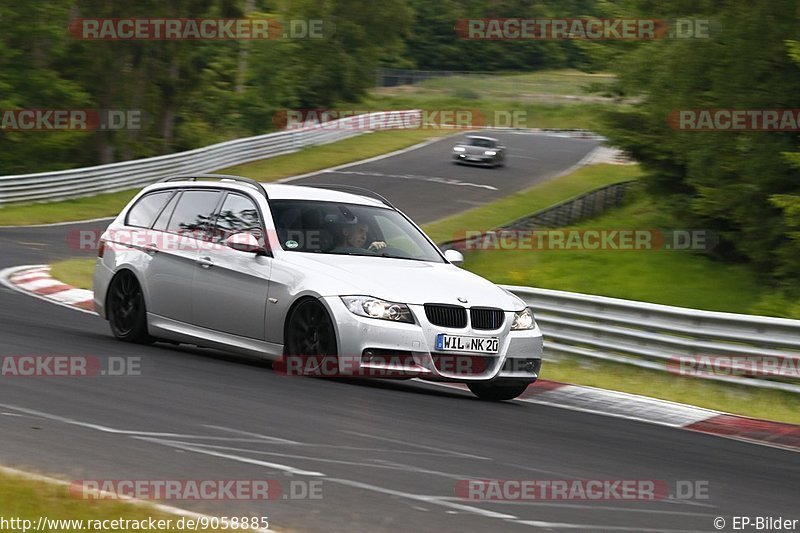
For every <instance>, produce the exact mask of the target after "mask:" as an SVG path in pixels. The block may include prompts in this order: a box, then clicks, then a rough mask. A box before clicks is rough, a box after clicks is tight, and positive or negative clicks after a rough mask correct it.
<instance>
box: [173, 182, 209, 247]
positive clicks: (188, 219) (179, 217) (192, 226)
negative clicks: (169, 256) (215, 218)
mask: <svg viewBox="0 0 800 533" xmlns="http://www.w3.org/2000/svg"><path fill="white" fill-rule="evenodd" d="M219 196H220V192H219V191H184V192H183V195H182V196H181V198H180V200H178V205H177V206H175V211H174V212H173V213H172V218H171V219H170V221H169V225H168V226H167V231H168V232H170V233H178V234H180V235H189V236H191V237H194V238H195V239H203V240H205V239H206V238H207V232H208V229H209V227H210V225H211V217H212V215H213V213H214V208H216V207H217V202H218V201H219Z"/></svg>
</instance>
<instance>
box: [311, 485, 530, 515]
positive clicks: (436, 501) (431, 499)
mask: <svg viewBox="0 0 800 533" xmlns="http://www.w3.org/2000/svg"><path fill="white" fill-rule="evenodd" d="M325 481H326V482H331V483H338V484H340V485H346V486H348V487H354V488H357V489H364V490H368V491H370V492H377V493H380V494H388V495H390V496H397V497H398V498H405V499H407V500H414V501H418V502H425V503H430V504H433V505H438V506H440V507H448V508H450V509H455V510H457V511H464V512H467V513H472V514H476V515H480V516H484V517H486V518H499V519H501V520H515V519H516V518H517V517H516V516H513V515H510V514H504V513H498V512H495V511H490V510H488V509H481V508H480V507H473V506H472V505H464V504H461V503H456V502H451V501H447V500H444V499H442V498H441V497H439V496H426V495H424V494H412V493H409V492H403V491H400V490H394V489H387V488H385V487H378V486H377V485H371V484H369V483H361V482H360V481H353V480H350V479H340V478H326V480H325Z"/></svg>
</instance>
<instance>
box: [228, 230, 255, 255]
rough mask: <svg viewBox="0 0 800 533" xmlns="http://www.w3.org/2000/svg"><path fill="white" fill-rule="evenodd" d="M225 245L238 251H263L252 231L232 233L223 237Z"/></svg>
mask: <svg viewBox="0 0 800 533" xmlns="http://www.w3.org/2000/svg"><path fill="white" fill-rule="evenodd" d="M225 245H226V246H227V247H228V248H233V249H234V250H239V251H240V252H250V253H257V252H263V251H264V247H263V246H261V245H260V244H259V243H258V239H256V238H255V236H254V235H253V234H252V233H234V234H233V235H231V236H230V237H228V238H227V239H225Z"/></svg>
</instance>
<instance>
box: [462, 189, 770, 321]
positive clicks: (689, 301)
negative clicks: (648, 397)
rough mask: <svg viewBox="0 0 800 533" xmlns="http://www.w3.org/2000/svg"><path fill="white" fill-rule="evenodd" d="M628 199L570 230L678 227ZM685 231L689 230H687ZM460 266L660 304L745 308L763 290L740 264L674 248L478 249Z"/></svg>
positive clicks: (498, 279)
mask: <svg viewBox="0 0 800 533" xmlns="http://www.w3.org/2000/svg"><path fill="white" fill-rule="evenodd" d="M634 196H635V199H633V201H631V202H630V203H628V204H626V205H624V206H622V207H619V208H616V209H612V210H610V211H607V212H606V213H604V214H603V215H601V216H599V217H595V218H592V219H589V220H586V221H583V222H581V223H577V224H574V225H573V226H572V229H578V230H580V229H595V230H600V229H606V230H620V229H644V230H648V229H654V228H658V229H664V230H669V229H673V228H676V227H677V228H680V227H681V226H680V225H674V224H672V223H671V222H670V221H669V220H668V218H667V217H666V215H664V214H662V213H659V212H658V211H657V210H654V209H653V205H654V201H653V200H652V199H650V198H648V197H646V196H644V195H638V196H637V195H635V193H634ZM687 229H690V228H687ZM464 265H465V268H467V269H468V270H471V271H472V272H475V273H476V274H479V275H481V276H484V277H487V278H489V279H491V280H492V281H494V282H495V283H500V284H508V285H526V286H531V287H541V288H545V289H558V290H564V291H571V292H580V293H585V294H597V295H600V296H611V297H614V298H626V299H629V300H639V301H644V302H652V303H658V304H665V305H676V306H680V307H691V308H694V309H706V310H709V311H727V312H731V313H751V312H753V308H754V307H755V305H756V304H757V303H758V302H759V301H760V300H761V298H762V296H763V295H764V294H765V292H767V291H768V290H769V289H768V288H767V287H765V286H764V285H763V284H762V283H761V282H760V281H759V280H758V278H757V277H756V276H755V275H754V274H753V272H752V271H750V270H749V269H748V268H747V267H746V266H744V265H734V264H729V263H722V262H719V261H715V260H713V259H711V258H709V257H708V256H706V255H702V254H699V253H692V252H689V251H677V250H666V249H661V250H611V249H609V250H602V249H601V250H565V249H550V250H548V249H544V250H511V251H504V250H481V251H475V252H468V253H467V254H466V259H465V261H464Z"/></svg>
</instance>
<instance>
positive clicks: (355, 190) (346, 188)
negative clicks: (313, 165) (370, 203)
mask: <svg viewBox="0 0 800 533" xmlns="http://www.w3.org/2000/svg"><path fill="white" fill-rule="evenodd" d="M301 187H314V188H316V189H330V190H332V191H341V192H349V193H351V194H357V195H359V196H366V197H368V198H373V199H375V200H379V201H381V202H383V203H384V204H386V205H388V206H389V207H391V208H392V209H396V207H395V206H393V205H392V203H391V202H390V201H389V200H387V199H386V198H384V197H383V196H381V195H380V194H378V193H376V192H375V191H371V190H369V189H365V188H363V187H356V186H355V185H344V184H339V183H306V184H303V185H301Z"/></svg>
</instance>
